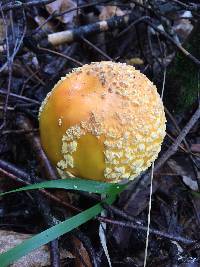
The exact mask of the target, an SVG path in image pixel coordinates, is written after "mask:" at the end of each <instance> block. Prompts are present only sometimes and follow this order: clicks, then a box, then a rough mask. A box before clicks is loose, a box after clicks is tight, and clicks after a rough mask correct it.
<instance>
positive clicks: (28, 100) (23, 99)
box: [0, 89, 41, 106]
mask: <svg viewBox="0 0 200 267" xmlns="http://www.w3.org/2000/svg"><path fill="white" fill-rule="evenodd" d="M6 94H7V92H6V90H2V89H0V95H3V96H5V95H6ZM10 98H14V99H16V100H19V101H23V102H28V103H32V104H35V105H38V106H40V105H41V102H39V101H37V100H35V99H31V98H28V97H26V96H21V95H16V94H13V93H10Z"/></svg>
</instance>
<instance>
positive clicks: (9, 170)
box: [0, 160, 82, 212]
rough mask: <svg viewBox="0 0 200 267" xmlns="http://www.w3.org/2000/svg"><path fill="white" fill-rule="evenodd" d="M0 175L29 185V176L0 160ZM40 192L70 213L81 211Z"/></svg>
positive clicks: (45, 192) (43, 191) (38, 180)
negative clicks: (70, 211)
mask: <svg viewBox="0 0 200 267" xmlns="http://www.w3.org/2000/svg"><path fill="white" fill-rule="evenodd" d="M0 175H1V176H2V177H5V176H6V177H8V178H10V179H12V180H13V181H14V182H17V183H21V184H22V185H30V184H31V183H30V182H28V181H29V174H28V173H26V172H24V171H22V170H20V169H19V168H17V167H15V166H14V165H12V164H10V163H8V162H6V161H4V160H0ZM37 182H38V183H39V182H42V179H39V178H38V179H37ZM39 191H40V192H42V193H43V194H44V195H45V196H47V197H48V198H49V199H51V200H53V201H55V202H56V203H57V204H59V205H62V206H63V207H65V208H68V209H70V210H72V211H76V212H81V211H82V210H81V209H79V208H77V207H75V206H73V205H71V204H69V203H67V202H65V201H63V200H61V199H59V198H58V197H56V196H54V195H53V194H51V193H49V192H48V191H46V190H44V189H39Z"/></svg>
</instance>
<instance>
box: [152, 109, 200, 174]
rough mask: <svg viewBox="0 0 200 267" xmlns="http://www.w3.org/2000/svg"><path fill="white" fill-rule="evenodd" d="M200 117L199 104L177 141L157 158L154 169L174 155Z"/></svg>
mask: <svg viewBox="0 0 200 267" xmlns="http://www.w3.org/2000/svg"><path fill="white" fill-rule="evenodd" d="M199 118H200V106H198V108H197V110H196V112H195V113H194V114H193V116H192V117H191V119H190V120H189V122H188V123H187V124H186V126H185V127H184V128H183V130H182V131H181V132H180V134H179V136H178V137H177V139H176V141H175V142H174V143H173V144H172V145H171V146H170V147H169V148H168V150H167V151H166V152H165V153H164V154H163V155H162V156H161V157H160V158H159V159H158V160H157V162H156V164H155V168H154V170H155V171H157V170H158V169H159V168H160V167H161V166H162V165H163V164H164V163H165V162H166V161H167V160H168V159H169V158H170V157H171V156H172V155H174V154H175V153H176V151H177V149H178V147H179V145H180V144H181V142H182V141H183V140H184V139H185V137H186V135H187V134H188V133H189V131H190V130H191V129H192V127H193V126H194V125H195V123H196V122H197V121H198V119H199Z"/></svg>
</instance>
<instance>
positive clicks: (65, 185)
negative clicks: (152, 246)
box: [0, 178, 124, 196]
mask: <svg viewBox="0 0 200 267" xmlns="http://www.w3.org/2000/svg"><path fill="white" fill-rule="evenodd" d="M122 187H124V186H122V185H118V184H109V183H103V182H97V181H92V180H85V179H79V178H70V179H63V180H53V181H46V182H41V183H37V184H33V185H28V186H24V187H21V188H18V189H15V190H11V191H8V192H4V193H1V194H0V196H4V195H7V194H10V193H14V192H21V191H26V190H34V189H44V188H59V189H72V190H79V191H87V192H91V193H97V194H109V193H112V192H120V191H121V188H122Z"/></svg>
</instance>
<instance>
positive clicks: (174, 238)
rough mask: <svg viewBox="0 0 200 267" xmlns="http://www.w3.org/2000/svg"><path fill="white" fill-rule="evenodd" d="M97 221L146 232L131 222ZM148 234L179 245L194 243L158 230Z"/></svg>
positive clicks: (108, 219) (150, 230) (150, 231)
mask: <svg viewBox="0 0 200 267" xmlns="http://www.w3.org/2000/svg"><path fill="white" fill-rule="evenodd" d="M97 219H98V220H99V221H102V222H105V223H110V224H114V225H118V226H123V227H128V228H132V229H138V230H142V231H145V232H146V231H147V227H145V226H141V225H136V224H134V223H133V222H128V221H119V220H113V219H110V218H106V217H101V216H98V218H97ZM149 233H150V234H152V235H157V236H160V237H164V238H167V239H170V240H174V241H177V242H181V243H184V244H187V245H190V244H193V243H194V242H196V241H195V240H191V239H187V238H184V237H181V236H173V235H171V234H169V233H163V232H161V231H159V230H156V229H152V228H150V229H149Z"/></svg>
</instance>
